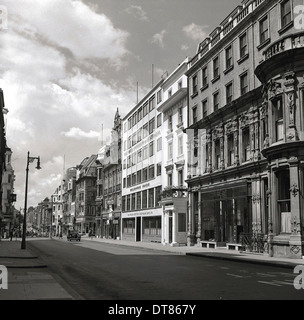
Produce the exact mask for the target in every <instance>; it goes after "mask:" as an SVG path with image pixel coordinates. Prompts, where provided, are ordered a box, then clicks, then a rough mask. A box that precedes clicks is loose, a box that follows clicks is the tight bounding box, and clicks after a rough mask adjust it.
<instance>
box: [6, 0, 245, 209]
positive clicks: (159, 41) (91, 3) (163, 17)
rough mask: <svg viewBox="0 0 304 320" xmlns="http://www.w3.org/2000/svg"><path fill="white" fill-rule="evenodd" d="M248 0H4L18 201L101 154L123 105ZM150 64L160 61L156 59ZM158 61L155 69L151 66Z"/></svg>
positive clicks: (42, 193) (31, 198)
mask: <svg viewBox="0 0 304 320" xmlns="http://www.w3.org/2000/svg"><path fill="white" fill-rule="evenodd" d="M240 3H241V0H229V1H227V0H226V1H225V0H77V1H76V0H22V1H20V0H4V1H2V2H1V5H2V6H4V8H6V9H7V12H8V19H7V26H6V28H2V29H1V30H0V46H1V48H0V87H1V88H2V89H3V92H4V100H5V106H6V108H7V109H8V110H9V112H8V114H7V128H6V129H7V130H6V135H7V142H8V146H9V147H10V148H11V149H12V151H13V156H12V165H13V167H14V170H15V175H16V180H15V190H14V192H15V193H16V194H17V203H16V208H17V209H20V208H23V207H24V189H25V168H26V157H27V152H28V151H30V156H33V157H36V156H40V158H41V167H42V170H39V171H38V170H35V166H36V163H35V164H34V163H33V164H30V171H29V189H28V207H29V206H36V205H37V204H38V203H39V202H40V201H41V200H43V199H44V198H45V197H49V196H50V195H51V194H52V193H53V192H54V190H55V189H56V187H57V186H58V185H59V184H60V180H61V177H62V174H63V169H64V168H65V169H67V168H69V167H73V166H76V165H77V164H79V163H80V162H81V161H82V160H83V159H84V158H85V157H87V156H90V155H91V154H96V153H97V152H98V150H99V148H100V146H101V141H100V140H101V128H102V127H103V135H104V137H107V136H109V134H110V130H111V128H112V125H113V119H114V114H115V111H116V110H117V108H118V109H119V112H120V115H121V116H122V117H124V116H125V115H126V113H127V112H128V111H129V110H130V109H131V108H133V107H134V106H135V104H136V100H137V84H138V88H139V99H141V98H142V97H143V96H144V95H145V94H146V93H147V92H148V91H149V90H150V89H151V87H152V79H153V80H154V83H156V82H157V81H158V80H159V79H160V77H161V75H163V74H164V73H165V72H166V71H168V72H169V73H170V72H171V71H173V70H174V69H175V68H176V67H177V66H178V64H179V63H180V62H182V61H183V60H184V59H185V58H186V57H190V58H191V57H192V56H194V55H195V52H196V48H197V45H198V43H199V42H201V41H202V40H204V38H205V37H206V35H208V34H209V33H210V32H211V31H212V30H213V29H214V28H215V27H217V25H218V24H219V23H220V22H221V21H222V20H224V18H225V17H226V16H227V15H228V14H229V13H230V12H231V11H232V10H233V9H234V8H235V7H236V6H237V5H239V4H240ZM152 66H153V67H152ZM152 70H153V71H154V72H153V76H152Z"/></svg>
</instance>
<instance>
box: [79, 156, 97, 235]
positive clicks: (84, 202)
mask: <svg viewBox="0 0 304 320" xmlns="http://www.w3.org/2000/svg"><path fill="white" fill-rule="evenodd" d="M96 159H97V155H95V154H93V155H91V156H90V157H86V158H85V159H84V160H83V161H82V162H81V164H80V165H78V166H76V169H77V171H76V228H77V230H78V231H80V232H85V233H88V232H89V231H90V230H91V231H92V232H94V233H95V232H96V203H95V199H96V179H97V165H96Z"/></svg>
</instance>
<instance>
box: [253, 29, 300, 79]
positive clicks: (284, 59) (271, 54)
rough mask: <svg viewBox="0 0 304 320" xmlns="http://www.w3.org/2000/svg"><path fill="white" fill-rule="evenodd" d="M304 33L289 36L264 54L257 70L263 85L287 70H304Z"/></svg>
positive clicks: (274, 44)
mask: <svg viewBox="0 0 304 320" xmlns="http://www.w3.org/2000/svg"><path fill="white" fill-rule="evenodd" d="M303 54H304V32H303V31H302V32H298V33H295V34H291V35H287V36H285V37H283V38H281V39H280V40H278V41H276V42H274V43H272V44H271V45H270V46H269V47H268V48H267V49H266V50H265V51H264V52H263V60H262V61H261V62H260V64H259V65H258V66H257V67H256V69H255V74H256V76H257V77H258V79H259V80H260V81H261V82H262V83H267V82H268V81H269V80H270V79H271V78H273V77H275V76H277V75H278V74H280V73H284V72H286V68H287V67H288V68H290V67H289V65H290V64H292V66H293V69H295V70H297V69H299V70H301V69H302V68H303Z"/></svg>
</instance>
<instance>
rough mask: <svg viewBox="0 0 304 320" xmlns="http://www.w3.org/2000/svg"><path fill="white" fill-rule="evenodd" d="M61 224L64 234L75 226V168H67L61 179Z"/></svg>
mask: <svg viewBox="0 0 304 320" xmlns="http://www.w3.org/2000/svg"><path fill="white" fill-rule="evenodd" d="M62 186H63V224H64V234H65V233H67V230H68V229H73V228H74V224H75V199H76V167H71V168H68V169H67V170H66V172H65V174H64V179H63V183H62Z"/></svg>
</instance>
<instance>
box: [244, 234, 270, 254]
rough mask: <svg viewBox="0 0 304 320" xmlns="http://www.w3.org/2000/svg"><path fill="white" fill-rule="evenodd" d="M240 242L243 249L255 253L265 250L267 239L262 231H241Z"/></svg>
mask: <svg viewBox="0 0 304 320" xmlns="http://www.w3.org/2000/svg"><path fill="white" fill-rule="evenodd" d="M240 242H241V244H242V246H243V250H244V251H249V252H256V253H263V252H265V251H266V245H267V241H266V239H265V235H264V234H263V233H241V234H240Z"/></svg>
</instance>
